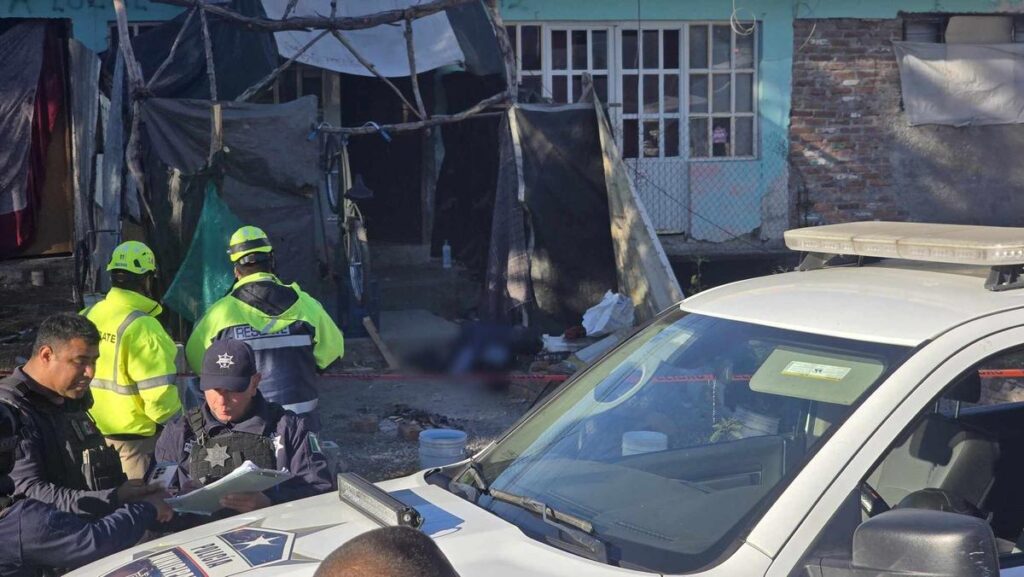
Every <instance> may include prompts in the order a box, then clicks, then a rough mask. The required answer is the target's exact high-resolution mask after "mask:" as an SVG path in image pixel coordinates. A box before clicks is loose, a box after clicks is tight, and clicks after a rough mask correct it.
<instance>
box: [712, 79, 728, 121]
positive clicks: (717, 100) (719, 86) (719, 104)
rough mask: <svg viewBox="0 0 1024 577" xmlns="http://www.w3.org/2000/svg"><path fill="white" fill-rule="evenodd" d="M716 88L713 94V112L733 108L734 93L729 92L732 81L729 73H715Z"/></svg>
mask: <svg viewBox="0 0 1024 577" xmlns="http://www.w3.org/2000/svg"><path fill="white" fill-rule="evenodd" d="M713 88H714V90H713V92H712V96H711V111H712V112H729V111H730V109H731V108H732V95H731V94H730V93H729V90H730V88H731V81H730V80H729V75H728V74H715V75H714V87H713Z"/></svg>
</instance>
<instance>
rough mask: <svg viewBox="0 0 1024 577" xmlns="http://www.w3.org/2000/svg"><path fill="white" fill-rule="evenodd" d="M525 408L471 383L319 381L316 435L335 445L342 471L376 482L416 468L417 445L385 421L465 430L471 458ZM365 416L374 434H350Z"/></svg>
mask: <svg viewBox="0 0 1024 577" xmlns="http://www.w3.org/2000/svg"><path fill="white" fill-rule="evenodd" d="M396 405H401V406H399V407H396ZM528 408H529V403H528V402H527V401H525V400H522V399H516V398H513V397H512V396H510V395H509V394H508V393H507V392H505V391H493V390H490V389H487V388H486V387H484V386H482V385H478V384H474V383H466V382H453V381H451V380H445V379H435V380H429V381H423V380H416V381H402V380H398V379H393V378H389V379H380V380H355V379H353V378H349V377H346V378H337V377H323V378H322V381H321V387H320V411H321V416H322V419H323V431H322V432H321V435H320V436H321V439H322V440H324V441H334V442H336V443H337V444H338V445H339V447H340V455H341V458H342V459H343V461H344V464H343V466H344V467H347V470H349V471H352V472H355V473H358V474H360V475H362V476H364V477H366V478H367V479H370V480H372V481H380V480H384V479H390V478H393V477H399V476H402V475H407V474H410V473H413V472H416V471H418V470H420V469H421V467H420V466H419V456H418V444H417V442H415V441H410V440H406V439H404V438H402V437H401V436H400V435H399V434H398V431H397V428H398V425H397V423H396V422H395V421H394V420H391V419H388V417H392V416H396V415H404V416H405V417H406V420H410V419H411V418H412V417H411V416H412V415H418V416H419V417H420V418H421V419H422V418H427V416H428V415H429V416H432V418H433V420H434V421H435V422H437V424H440V425H442V426H447V427H448V428H455V429H461V430H463V431H465V432H466V433H467V435H468V441H467V450H468V451H469V453H470V454H472V453H473V452H474V451H476V450H479V449H481V448H483V447H484V446H486V445H487V444H488V443H490V442H491V441H493V440H494V439H496V438H497V437H498V436H499V435H500V434H501V433H502V432H504V431H505V430H506V429H507V428H508V427H509V426H511V425H512V424H513V423H514V422H515V421H516V420H517V419H518V418H519V417H520V416H521V415H522V414H523V413H524V412H526V410H527V409H528ZM366 415H373V416H375V417H376V420H377V422H378V427H377V430H376V431H375V432H359V431H357V430H354V426H355V423H356V422H357V421H363V422H369V419H368V418H367V417H366Z"/></svg>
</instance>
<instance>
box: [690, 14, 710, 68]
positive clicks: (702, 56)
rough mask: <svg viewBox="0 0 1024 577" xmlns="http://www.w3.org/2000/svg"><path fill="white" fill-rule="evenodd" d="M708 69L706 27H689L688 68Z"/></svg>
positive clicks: (701, 25) (700, 25)
mask: <svg viewBox="0 0 1024 577" xmlns="http://www.w3.org/2000/svg"><path fill="white" fill-rule="evenodd" d="M707 67H708V27H707V26H705V25H703V24H699V25H696V26H690V68H707Z"/></svg>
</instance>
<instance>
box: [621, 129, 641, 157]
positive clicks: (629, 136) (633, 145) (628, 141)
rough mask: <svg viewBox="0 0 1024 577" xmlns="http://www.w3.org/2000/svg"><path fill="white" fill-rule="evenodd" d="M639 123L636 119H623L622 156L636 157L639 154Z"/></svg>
mask: <svg viewBox="0 0 1024 577" xmlns="http://www.w3.org/2000/svg"><path fill="white" fill-rule="evenodd" d="M637 136H638V135H637V123H636V120H635V119H627V120H623V121H622V156H624V157H626V158H636V157H637V155H638V154H639V147H638V146H637Z"/></svg>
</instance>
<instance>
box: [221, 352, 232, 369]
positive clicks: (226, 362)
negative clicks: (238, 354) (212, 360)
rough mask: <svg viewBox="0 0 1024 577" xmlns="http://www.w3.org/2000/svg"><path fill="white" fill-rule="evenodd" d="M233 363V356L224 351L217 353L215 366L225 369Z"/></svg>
mask: <svg viewBox="0 0 1024 577" xmlns="http://www.w3.org/2000/svg"><path fill="white" fill-rule="evenodd" d="M233 364H235V357H233V356H231V355H229V354H227V353H224V354H223V355H217V366H218V367H220V368H222V369H226V368H228V367H230V366H231V365H233Z"/></svg>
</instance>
